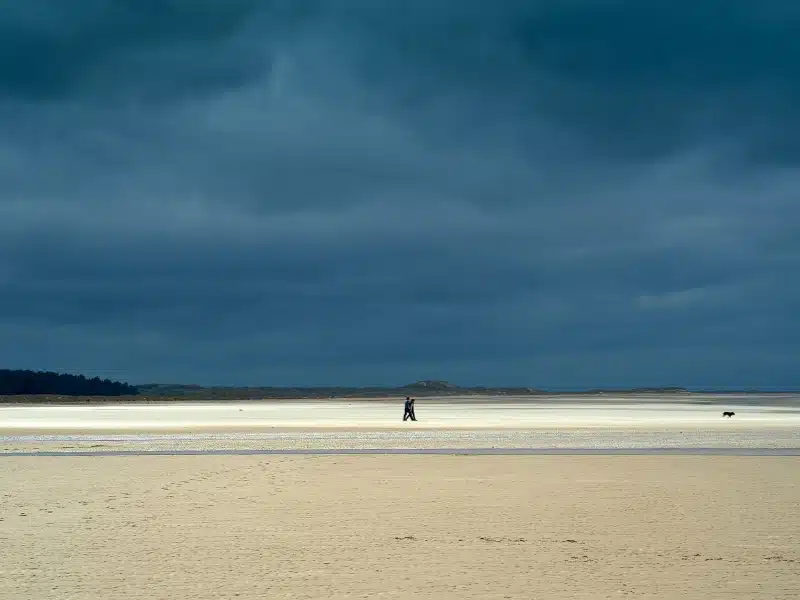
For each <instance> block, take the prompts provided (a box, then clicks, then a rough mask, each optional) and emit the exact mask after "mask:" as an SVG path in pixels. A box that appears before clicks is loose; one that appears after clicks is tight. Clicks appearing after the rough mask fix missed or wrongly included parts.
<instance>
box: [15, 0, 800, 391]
mask: <svg viewBox="0 0 800 600" xmlns="http://www.w3.org/2000/svg"><path fill="white" fill-rule="evenodd" d="M798 167H800V4H798V2H797V0H763V1H761V2H753V1H751V0H726V1H725V2H718V1H716V0H695V1H693V2H679V1H675V0H649V1H646V2H645V1H642V0H552V1H549V0H540V1H536V0H524V1H523V0H503V1H501V2H500V1H499V2H489V1H488V0H458V1H456V0H453V1H445V0H402V1H401V0H397V1H389V0H386V1H384V0H318V1H315V0H284V1H280V0H274V1H267V0H69V1H65V0H25V1H24V2H23V1H11V0H9V1H4V0H3V1H0V366H5V367H9V368H33V369H53V370H64V371H81V372H84V373H88V374H99V375H102V376H110V377H113V378H119V379H123V380H127V381H132V382H135V383H141V382H146V381H161V382H173V381H177V382H194V383H201V384H221V385H224V384H253V385H255V384H273V385H283V384H308V385H317V384H357V385H361V384H363V385H369V384H387V385H388V384H396V383H404V382H406V381H410V380H415V379H422V378H442V379H447V380H450V381H454V382H458V383H462V384H481V383H482V384H509V385H532V386H551V387H581V386H604V385H666V384H675V385H687V386H764V387H767V386H800V368H799V367H800V170H799V169H798Z"/></svg>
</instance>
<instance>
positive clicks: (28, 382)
mask: <svg viewBox="0 0 800 600" xmlns="http://www.w3.org/2000/svg"><path fill="white" fill-rule="evenodd" d="M138 394H139V390H138V388H136V386H133V385H130V384H127V383H122V382H120V381H111V380H110V379H100V378H99V377H92V378H88V377H85V376H84V375H69V374H66V373H53V372H52V371H28V370H11V369H0V396H33V395H54V396H136V395H138Z"/></svg>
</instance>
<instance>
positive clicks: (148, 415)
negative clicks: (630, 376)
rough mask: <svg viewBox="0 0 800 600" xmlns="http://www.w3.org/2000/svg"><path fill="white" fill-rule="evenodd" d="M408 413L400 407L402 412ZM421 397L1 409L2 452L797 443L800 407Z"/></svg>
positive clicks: (799, 443) (791, 445)
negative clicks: (410, 402) (727, 413)
mask: <svg viewBox="0 0 800 600" xmlns="http://www.w3.org/2000/svg"><path fill="white" fill-rule="evenodd" d="M398 408H399V409H400V410H399V411H398ZM734 412H735V413H736V414H735V416H734V417H733V418H731V419H729V418H723V417H722V416H721V412H720V410H719V407H718V406H707V405H686V404H681V403H670V402H665V401H661V402H643V403H641V404H638V405H636V404H630V403H628V404H625V405H621V404H613V403H610V404H603V403H585V404H575V405H570V406H559V405H557V404H554V403H550V402H544V403H543V402H531V401H528V402H520V401H515V402H498V401H485V402H476V401H475V400H471V401H470V402H457V401H453V400H448V401H441V400H438V401H432V400H425V401H420V402H419V404H418V408H417V415H418V417H419V420H418V421H417V422H403V421H402V420H401V418H400V417H401V416H402V405H400V406H398V404H397V402H387V401H385V400H384V401H377V400H376V401H370V402H351V401H324V402H303V401H294V402H291V403H286V402H240V403H236V402H234V403H196V404H132V405H114V404H109V405H100V406H96V405H90V406H5V407H0V452H15V451H40V450H53V451H85V450H90V451H107V450H109V449H114V450H141V449H146V450H150V451H169V450H175V451H182V450H202V449H206V450H248V449H250V450H259V449H261V450H291V449H300V450H303V449H306V450H324V449H333V450H337V449H338V450H342V449H375V450H380V449H393V448H394V449H397V448H401V449H402V448H406V449H436V448H444V449H448V448H449V449H481V448H488V449H491V448H545V449H546V448H600V449H603V448H606V449H614V448H795V447H800V407H794V406H791V405H789V406H787V405H786V404H784V405H782V406H767V405H744V404H741V405H737V406H735V410H734Z"/></svg>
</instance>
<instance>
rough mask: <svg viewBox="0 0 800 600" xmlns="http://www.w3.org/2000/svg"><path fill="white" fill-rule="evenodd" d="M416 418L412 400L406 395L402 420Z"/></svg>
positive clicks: (413, 419)
mask: <svg viewBox="0 0 800 600" xmlns="http://www.w3.org/2000/svg"><path fill="white" fill-rule="evenodd" d="M409 419H411V420H412V421H416V420H417V415H416V414H414V400H413V399H411V398H409V397H408V396H406V401H405V403H404V404H403V421H408V420H409Z"/></svg>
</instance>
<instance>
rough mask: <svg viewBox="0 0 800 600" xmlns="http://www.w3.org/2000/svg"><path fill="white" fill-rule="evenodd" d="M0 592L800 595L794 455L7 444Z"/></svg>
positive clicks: (798, 466) (1, 475)
mask: <svg viewBox="0 0 800 600" xmlns="http://www.w3.org/2000/svg"><path fill="white" fill-rule="evenodd" d="M0 482H1V483H2V493H0V496H2V497H0V508H1V509H2V512H0V515H2V520H0V537H1V538H2V544H0V571H2V577H0V598H2V599H6V598H7V599H9V600H11V599H14V600H27V599H36V600H49V599H53V600H55V599H59V600H61V599H63V598H70V599H74V600H82V599H100V598H116V599H119V600H125V599H131V600H134V599H135V600H140V599H141V598H149V599H154V600H157V599H161V598H163V599H167V598H169V599H170V600H171V599H173V598H192V599H197V600H204V599H212V598H213V599H218V598H231V599H233V598H237V599H240V600H247V599H258V600H261V599H262V598H326V599H330V598H386V599H391V598H397V599H401V598H402V599H405V598H408V599H411V598H415V599H416V598H431V599H437V600H440V599H451V598H452V599H466V600H468V599H472V598H476V599H477V598H479V599H481V600H483V599H489V600H491V599H501V598H502V599H506V598H519V599H525V600H528V599H530V598H548V599H549V598H570V599H572V598H593V599H594V598H620V597H624V598H627V597H647V598H660V599H671V598H691V599H695V598H696V599H704V600H709V599H710V600H714V599H727V598H763V599H765V600H767V599H768V600H781V599H787V600H788V599H792V600H794V599H795V598H797V597H798V590H800V554H799V553H798V546H797V540H798V539H800V463H798V459H797V458H727V457H463V456H462V457H459V456H453V457H434V456H388V457H215V456H195V457H155V458H154V457H135V458H130V457H125V458H109V457H102V458H97V457H89V458H75V457H57V458H45V457H29V458H20V457H6V458H2V459H0Z"/></svg>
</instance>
